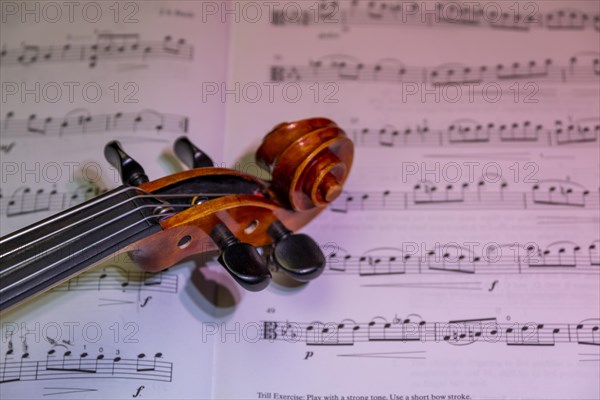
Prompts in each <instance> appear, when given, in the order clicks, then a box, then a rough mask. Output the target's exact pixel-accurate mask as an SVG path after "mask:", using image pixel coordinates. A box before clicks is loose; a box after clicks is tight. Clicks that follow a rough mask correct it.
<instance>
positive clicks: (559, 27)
mask: <svg viewBox="0 0 600 400" xmlns="http://www.w3.org/2000/svg"><path fill="white" fill-rule="evenodd" d="M336 4H337V3H336ZM341 4H342V5H346V7H339V8H336V9H334V11H339V12H337V13H335V12H331V11H330V12H329V13H325V12H321V13H315V12H314V11H313V10H306V9H303V10H301V15H300V16H295V15H294V16H292V15H288V14H287V13H286V12H285V11H284V10H283V9H280V8H278V7H275V8H274V9H273V11H272V15H271V19H270V20H271V24H272V25H274V26H280V27H282V26H294V25H296V26H298V25H301V26H331V25H332V24H338V25H342V26H344V27H348V26H352V25H357V26H396V27H402V28H416V27H422V28H438V29H444V28H445V29H451V28H455V29H458V28H467V29H468V28H480V29H492V30H496V31H510V32H530V31H531V30H534V29H547V30H552V31H562V32H569V31H582V30H586V29H593V30H595V31H597V32H600V22H599V20H600V15H598V14H590V13H585V12H582V11H579V10H577V9H573V8H558V9H555V10H552V11H548V12H546V13H541V12H539V11H538V10H537V9H533V7H523V9H522V11H521V12H517V11H515V10H514V9H512V8H511V9H504V10H503V9H502V5H501V4H500V5H498V6H497V7H498V8H500V10H499V11H496V7H494V9H492V10H488V9H487V8H485V7H482V5H480V4H474V3H472V4H470V5H462V4H444V3H436V5H435V9H433V10H430V9H428V8H427V6H426V5H425V4H419V3H417V2H407V3H400V2H392V1H382V0H375V1H363V2H359V1H353V2H342V3H341ZM348 4H349V6H348Z"/></svg>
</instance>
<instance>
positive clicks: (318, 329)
mask: <svg viewBox="0 0 600 400" xmlns="http://www.w3.org/2000/svg"><path fill="white" fill-rule="evenodd" d="M350 321H352V320H350ZM283 324H286V325H291V326H293V327H294V331H295V332H296V334H297V335H298V336H297V337H294V339H293V340H292V339H291V338H290V337H289V336H288V335H287V334H286V333H285V332H284V331H283V330H282V326H283ZM346 325H347V324H345V323H336V322H327V323H323V322H320V321H315V322H310V323H304V322H285V323H283V322H279V321H264V322H263V323H262V331H263V334H262V335H260V337H261V338H262V339H263V340H268V341H270V342H273V341H284V342H290V343H297V342H304V343H305V344H306V345H308V346H354V345H356V344H357V343H360V342H367V343H370V342H415V343H417V342H418V343H427V342H429V343H448V344H452V345H456V346H464V345H472V344H475V343H486V344H498V343H504V344H505V345H507V346H540V347H553V346H556V345H557V344H566V343H574V344H579V345H592V346H600V332H599V328H600V320H598V319H586V320H584V321H581V322H579V323H558V324H557V323H549V324H546V323H532V322H528V323H520V322H510V323H500V322H498V321H497V319H496V318H479V319H465V320H453V321H447V322H426V321H425V320H423V319H422V318H420V317H418V316H417V317H416V318H415V317H410V318H405V319H399V318H394V319H393V320H392V321H391V322H390V321H388V320H387V319H386V318H383V317H375V318H373V319H372V320H371V321H369V322H365V323H356V322H352V325H351V326H350V327H347V326H346Z"/></svg>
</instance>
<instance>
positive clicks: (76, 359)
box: [0, 348, 173, 384]
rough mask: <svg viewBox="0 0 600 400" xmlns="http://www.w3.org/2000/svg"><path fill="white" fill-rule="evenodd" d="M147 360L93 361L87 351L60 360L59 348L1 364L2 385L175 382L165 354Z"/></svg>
mask: <svg viewBox="0 0 600 400" xmlns="http://www.w3.org/2000/svg"><path fill="white" fill-rule="evenodd" d="M144 357H145V356H144V354H143V353H142V354H139V355H138V356H137V358H135V359H130V358H121V357H115V358H113V359H110V358H108V357H105V356H104V354H98V355H96V356H95V357H92V356H90V354H89V353H87V352H85V351H84V352H82V353H80V354H79V355H74V354H73V352H72V351H70V350H67V351H65V352H63V353H62V354H61V355H60V356H59V355H58V354H57V348H54V349H51V350H49V351H48V352H47V354H46V357H45V358H44V359H38V360H32V359H30V357H29V354H28V353H24V354H22V355H21V357H19V360H18V361H17V360H14V357H9V358H5V360H4V361H2V362H0V371H1V373H0V376H1V380H0V384H6V383H9V382H16V381H38V380H54V379H66V378H68V379H96V378H112V379H114V378H121V379H136V380H151V381H159V382H171V380H172V371H173V364H172V363H171V362H167V361H162V358H163V356H162V353H156V354H155V355H154V357H153V359H152V360H146V359H145V358H144Z"/></svg>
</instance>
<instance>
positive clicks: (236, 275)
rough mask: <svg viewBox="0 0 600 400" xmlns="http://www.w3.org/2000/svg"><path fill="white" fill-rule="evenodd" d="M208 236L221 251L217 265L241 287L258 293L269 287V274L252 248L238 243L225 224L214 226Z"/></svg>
mask: <svg viewBox="0 0 600 400" xmlns="http://www.w3.org/2000/svg"><path fill="white" fill-rule="evenodd" d="M210 236H211V237H212V239H213V240H214V241H215V243H216V244H217V245H218V246H219V248H220V249H221V255H220V256H219V258H218V261H219V263H221V265H222V266H223V267H224V268H225V269H226V270H227V272H229V273H230V274H231V276H232V277H233V279H235V280H236V281H237V282H238V283H239V284H240V285H241V286H243V287H244V288H245V289H247V290H250V291H252V292H258V291H259V290H263V289H264V288H266V287H267V286H268V285H269V281H270V280H271V273H270V272H269V268H268V267H267V265H266V264H265V262H264V260H263V259H262V257H261V256H260V254H258V251H257V250H256V248H255V247H254V246H252V245H250V244H248V243H242V242H240V241H239V239H238V238H236V237H235V235H234V234H233V233H232V232H231V231H230V230H229V228H227V227H226V226H225V224H218V225H216V226H215V227H214V228H213V230H212V232H211V234H210Z"/></svg>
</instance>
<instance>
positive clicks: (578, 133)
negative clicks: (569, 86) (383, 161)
mask: <svg viewBox="0 0 600 400" xmlns="http://www.w3.org/2000/svg"><path fill="white" fill-rule="evenodd" d="M348 133H349V135H350V136H351V137H352V139H353V142H354V145H355V146H361V147H379V148H392V147H400V148H402V147H444V146H453V147H457V146H463V145H464V146H478V145H482V146H486V145H493V146H498V145H502V146H511V145H512V146H519V147H521V148H522V147H524V146H527V145H532V146H548V147H553V146H573V145H586V144H588V143H597V142H598V141H599V137H600V119H598V118H594V117H592V118H580V119H577V120H575V121H570V120H568V119H565V120H556V121H555V122H554V126H553V127H545V126H544V125H543V124H540V123H532V122H531V121H523V122H513V123H491V122H490V123H481V122H479V121H477V120H475V119H470V118H461V119H457V120H455V121H453V122H451V123H450V124H449V125H448V126H447V127H446V128H430V127H429V126H428V124H427V122H423V123H422V124H416V125H414V126H413V127H411V128H404V129H399V128H397V127H396V126H394V125H392V124H386V125H384V126H382V127H381V128H354V129H349V130H348Z"/></svg>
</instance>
